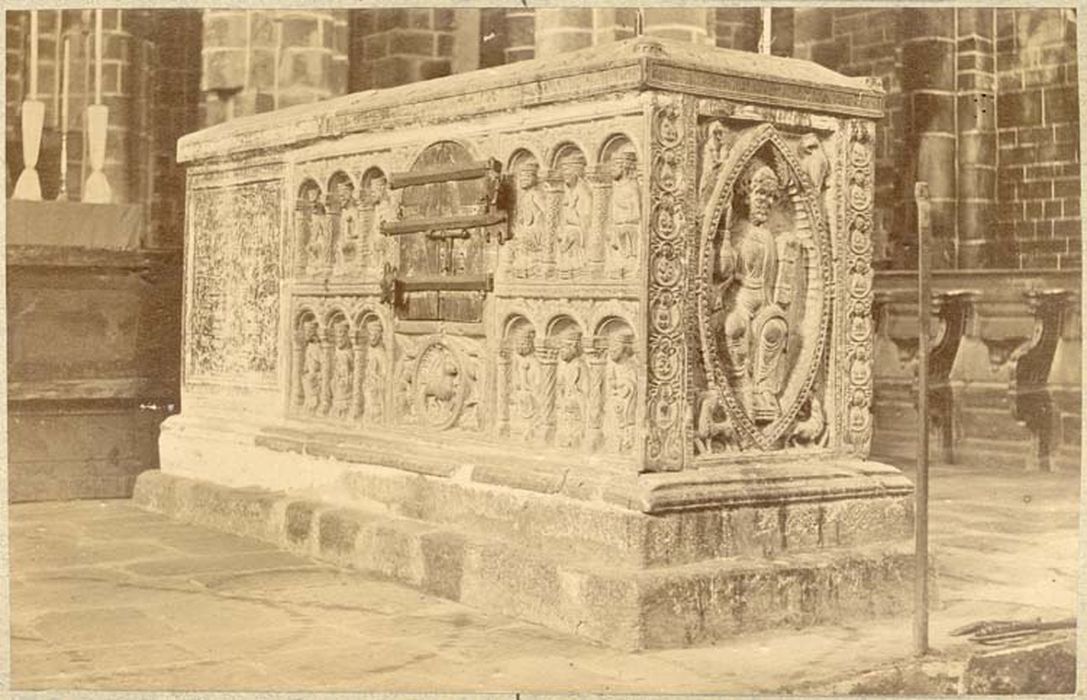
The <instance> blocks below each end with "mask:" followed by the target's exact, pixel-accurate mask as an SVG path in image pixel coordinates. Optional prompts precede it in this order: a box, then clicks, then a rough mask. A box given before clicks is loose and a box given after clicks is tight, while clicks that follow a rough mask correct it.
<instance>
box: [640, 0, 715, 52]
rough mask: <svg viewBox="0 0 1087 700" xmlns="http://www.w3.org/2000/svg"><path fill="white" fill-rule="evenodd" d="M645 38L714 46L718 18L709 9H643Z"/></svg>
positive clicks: (712, 10) (711, 9)
mask: <svg viewBox="0 0 1087 700" xmlns="http://www.w3.org/2000/svg"><path fill="white" fill-rule="evenodd" d="M642 17H643V21H644V23H645V24H644V27H643V31H642V33H643V34H644V35H645V36H652V37H658V38H661V39H674V40H676V41H689V42H691V43H694V44H713V43H714V38H713V35H714V31H715V29H716V26H715V25H716V22H717V16H716V14H715V12H714V9H713V8H709V7H646V8H643V9H642Z"/></svg>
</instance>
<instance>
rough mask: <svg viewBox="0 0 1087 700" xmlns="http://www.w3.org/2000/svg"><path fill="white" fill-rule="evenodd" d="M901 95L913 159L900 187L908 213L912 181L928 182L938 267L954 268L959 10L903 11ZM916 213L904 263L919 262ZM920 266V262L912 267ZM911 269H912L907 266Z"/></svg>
mask: <svg viewBox="0 0 1087 700" xmlns="http://www.w3.org/2000/svg"><path fill="white" fill-rule="evenodd" d="M901 27H902V32H903V39H904V40H903V43H902V91H903V93H904V94H905V98H906V99H905V104H904V105H903V108H904V111H905V113H906V115H905V116H906V119H905V123H906V131H907V133H906V139H905V140H906V143H905V152H906V153H907V154H911V155H912V156H913V157H914V158H915V162H914V163H912V164H907V167H905V168H904V169H903V171H902V175H903V177H905V178H906V179H907V182H905V183H904V186H903V187H901V188H900V190H899V191H900V193H901V196H902V197H903V204H902V206H903V207H904V209H905V211H906V212H913V210H914V207H913V186H912V182H913V181H920V180H923V181H925V182H927V183H928V186H929V192H930V194H931V197H932V200H931V201H932V250H931V258H930V259H931V260H932V265H933V267H934V268H949V267H952V266H953V265H954V263H955V258H956V256H955V240H956V229H957V223H958V220H957V219H958V216H957V211H956V203H957V202H956V199H957V182H956V176H955V173H956V166H957V159H956V148H955V145H956V135H957V131H956V122H955V107H956V105H955V99H956V97H955V50H956V45H955V10H954V9H953V8H943V7H925V8H912V7H910V8H903V9H902V23H901ZM915 216H916V214H915V213H913V214H911V215H910V216H909V217H908V218H907V221H909V224H908V225H907V227H906V231H907V232H908V233H906V238H905V239H904V240H903V241H902V243H903V249H904V255H903V259H904V260H905V261H916V260H917V241H916V237H915V236H916V234H915V233H914V232H916V229H917V227H916V225H915V223H914V219H915ZM914 264H916V263H914ZM907 266H910V264H909V263H907Z"/></svg>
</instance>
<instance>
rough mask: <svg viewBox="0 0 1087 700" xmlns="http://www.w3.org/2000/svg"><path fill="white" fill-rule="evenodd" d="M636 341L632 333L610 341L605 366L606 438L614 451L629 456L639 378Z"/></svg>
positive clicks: (620, 335)
mask: <svg viewBox="0 0 1087 700" xmlns="http://www.w3.org/2000/svg"><path fill="white" fill-rule="evenodd" d="M633 342H634V338H633V336H632V334H631V333H630V332H629V331H623V332H620V333H616V334H614V335H612V336H611V337H609V338H608V348H607V353H608V354H607V360H606V364H605V365H604V391H605V394H604V396H605V399H604V435H605V437H606V439H607V444H608V445H609V446H610V449H611V450H613V451H615V452H629V451H630V449H631V448H632V447H633V446H634V407H635V397H636V395H637V392H638V376H637V374H636V372H635V370H634V362H633V360H632V357H631V356H632V352H633Z"/></svg>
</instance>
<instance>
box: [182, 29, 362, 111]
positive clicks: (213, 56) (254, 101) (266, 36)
mask: <svg viewBox="0 0 1087 700" xmlns="http://www.w3.org/2000/svg"><path fill="white" fill-rule="evenodd" d="M202 55H203V68H204V69H203V80H202V83H201V89H202V90H203V91H204V94H205V103H204V109H205V111H204V125H205V126H211V125H214V124H218V123H220V122H224V121H227V120H229V119H232V118H234V117H239V116H245V115H249V114H258V113H260V112H267V111H270V110H272V109H277V108H280V107H288V106H290V105H295V104H305V103H309V102H316V101H318V100H323V99H327V98H329V97H335V96H337V95H342V94H344V93H346V92H347V11H346V10H237V9H215V10H205V11H204V43H203V49H202Z"/></svg>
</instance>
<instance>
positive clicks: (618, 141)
mask: <svg viewBox="0 0 1087 700" xmlns="http://www.w3.org/2000/svg"><path fill="white" fill-rule="evenodd" d="M636 143H637V141H636V140H635V139H633V138H632V137H631V136H629V135H628V134H626V133H625V132H613V133H611V134H609V135H608V136H606V137H605V138H604V139H603V141H602V142H600V143H599V144H597V145H596V146H595V147H594V148H588V147H587V144H586V143H585V142H584V141H583V140H581V139H578V138H576V137H564V138H562V139H560V140H559V142H558V143H556V144H555V145H553V146H551V147H549V148H547V149H546V150H541V149H540V148H538V147H534V146H530V145H519V146H516V147H514V148H513V149H512V150H511V151H510V153H509V155H508V156H507V157H506V158H505V159H504V166H505V167H504V169H503V172H505V173H515V172H516V171H517V168H518V166H519V165H521V164H522V163H525V162H528V161H533V162H535V163H537V164H538V165H539V167H540V169H541V171H543V170H544V169H545V168H544V166H543V164H544V163H546V164H547V167H546V170H547V171H548V172H549V173H551V174H554V175H555V176H556V177H557V176H558V174H559V170H560V164H561V163H562V162H563V161H564V160H566V159H568V158H569V157H571V156H581V157H582V158H584V159H585V164H586V167H587V168H588V169H590V170H591V169H593V168H597V167H599V166H605V165H607V164H608V163H610V162H611V161H612V160H613V159H614V158H615V156H616V155H617V154H618V153H620V152H629V153H636V152H637V148H636V146H635V144H636ZM433 145H434V144H428V145H427V146H426V147H424V148H421V149H419V151H418V152H417V153H416V154H414V157H412V158H410V159H409V160H408V162H415V161H416V160H417V159H418V157H419V155H421V154H422V153H423V152H424V151H426V149H427V148H430V147H431V146H433ZM462 145H464V146H465V147H466V148H468V150H469V151H470V152H473V153H476V151H478V149H477V148H473V147H472V146H471V145H470V144H466V143H462ZM476 155H477V156H479V155H480V154H478V153H476ZM394 169H395V167H393V166H391V165H390V164H389V163H388V162H385V163H381V164H374V165H371V166H369V167H366V168H363V169H361V170H355V171H354V172H355V173H356V174H355V175H352V173H351V172H349V171H350V169H349V168H338V169H336V170H335V171H334V172H333V173H332V174H331V175H330V176H328V177H327V179H326V178H324V177H323V176H317V175H313V174H308V173H304V174H303V175H302V176H301V177H300V180H299V185H298V188H297V190H296V191H297V196H298V202H299V204H300V205H302V204H309V205H314V204H316V205H319V206H320V207H321V208H325V207H329V206H331V207H335V206H339V205H342V204H343V201H344V199H345V194H344V192H343V190H342V189H341V188H347V189H348V190H349V191H350V195H349V197H350V199H353V200H354V201H355V202H357V203H358V204H360V205H365V204H370V203H371V202H368V201H366V200H363V199H362V197H361V196H358V197H356V196H355V193H362V192H371V191H372V189H373V187H374V186H375V183H377V182H379V181H382V182H387V181H388V173H389V172H391V171H392V170H394ZM338 190H339V191H338Z"/></svg>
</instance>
